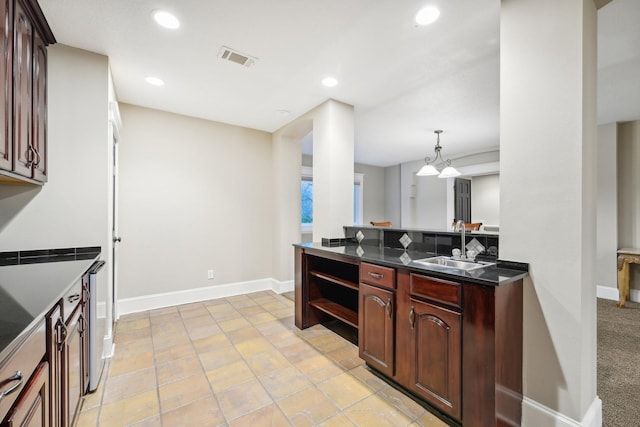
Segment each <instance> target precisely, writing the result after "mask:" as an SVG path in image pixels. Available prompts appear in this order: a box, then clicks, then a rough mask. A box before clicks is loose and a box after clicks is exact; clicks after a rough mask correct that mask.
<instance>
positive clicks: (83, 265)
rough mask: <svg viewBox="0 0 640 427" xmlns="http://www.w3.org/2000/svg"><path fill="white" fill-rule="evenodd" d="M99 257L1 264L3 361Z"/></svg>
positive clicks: (0, 346) (0, 341)
mask: <svg viewBox="0 0 640 427" xmlns="http://www.w3.org/2000/svg"><path fill="white" fill-rule="evenodd" d="M99 256H100V255H99V253H98V255H95V254H93V256H92V257H91V258H88V259H81V260H74V261H63V262H39V263H31V264H19V265H7V266H1V267H0V363H2V361H3V360H4V359H5V357H6V356H8V355H9V354H10V353H11V352H12V351H13V349H15V348H16V347H17V346H18V345H20V343H22V341H23V340H24V339H25V338H26V337H27V336H28V335H29V333H30V331H31V330H32V329H33V328H35V327H36V326H37V325H38V324H39V323H40V322H41V321H42V320H43V317H44V315H45V314H46V313H47V311H48V310H50V309H51V307H52V306H53V304H54V303H55V302H56V301H57V300H58V299H59V298H60V297H62V295H64V292H65V291H66V290H67V289H68V288H69V287H70V286H71V285H72V284H74V283H76V281H77V280H79V279H80V278H81V277H82V275H83V274H84V273H85V272H86V271H87V270H88V269H89V267H91V264H93V262H94V261H95V260H96V259H97V258H98V257H99Z"/></svg>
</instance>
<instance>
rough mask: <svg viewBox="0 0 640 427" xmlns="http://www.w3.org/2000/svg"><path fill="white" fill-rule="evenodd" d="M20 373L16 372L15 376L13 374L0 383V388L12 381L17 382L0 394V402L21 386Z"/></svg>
mask: <svg viewBox="0 0 640 427" xmlns="http://www.w3.org/2000/svg"><path fill="white" fill-rule="evenodd" d="M22 379H23V378H22V372H20V371H16V373H15V374H13V375H12V376H10V377H9V378H7V379H6V380H4V381H2V382H0V387H2V386H5V385H7V384H9V383H12V382H14V381H17V382H16V383H15V384H14V385H12V386H11V387H10V388H8V389H7V390H5V391H3V392H0V400H2V398H3V397H5V396H8V395H10V394H11V393H13V392H14V391H16V390H17V389H18V387H20V386H21V385H22Z"/></svg>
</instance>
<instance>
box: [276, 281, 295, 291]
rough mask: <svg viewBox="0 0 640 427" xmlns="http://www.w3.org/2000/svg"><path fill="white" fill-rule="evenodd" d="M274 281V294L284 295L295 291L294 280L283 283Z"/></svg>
mask: <svg viewBox="0 0 640 427" xmlns="http://www.w3.org/2000/svg"><path fill="white" fill-rule="evenodd" d="M272 280H273V292H275V293H277V294H284V293H285V292H291V291H293V280H286V281H284V282H281V281H280V280H276V279H272Z"/></svg>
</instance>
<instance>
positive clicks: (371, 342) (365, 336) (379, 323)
mask: <svg viewBox="0 0 640 427" xmlns="http://www.w3.org/2000/svg"><path fill="white" fill-rule="evenodd" d="M359 294H360V303H359V306H360V308H359V313H358V315H359V338H358V341H359V343H358V344H359V345H358V346H359V351H360V358H361V359H363V360H364V361H366V362H367V363H368V364H369V366H372V367H374V368H375V369H377V370H378V371H380V372H382V373H383V374H385V375H388V376H393V374H394V354H395V347H394V343H395V333H394V324H395V322H394V319H395V313H394V307H395V303H394V300H395V293H394V292H392V291H389V290H386V289H381V288H378V287H376V286H370V285H367V284H365V283H360V292H359Z"/></svg>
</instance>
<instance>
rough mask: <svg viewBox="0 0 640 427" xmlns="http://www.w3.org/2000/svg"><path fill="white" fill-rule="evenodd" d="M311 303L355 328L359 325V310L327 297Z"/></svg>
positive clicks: (310, 303)
mask: <svg viewBox="0 0 640 427" xmlns="http://www.w3.org/2000/svg"><path fill="white" fill-rule="evenodd" d="M309 305H310V306H312V307H315V308H317V309H318V310H320V311H323V312H325V313H327V314H328V315H330V316H332V317H335V318H336V319H338V320H342V321H343V322H344V323H346V324H347V325H351V326H353V327H354V328H357V327H358V312H357V311H354V310H351V309H349V308H347V307H345V306H343V305H340V304H338V303H336V302H333V301H331V300H328V299H326V298H318V299H315V300H313V301H309Z"/></svg>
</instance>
